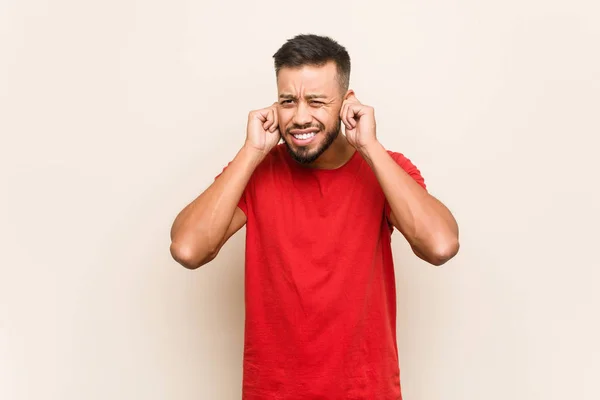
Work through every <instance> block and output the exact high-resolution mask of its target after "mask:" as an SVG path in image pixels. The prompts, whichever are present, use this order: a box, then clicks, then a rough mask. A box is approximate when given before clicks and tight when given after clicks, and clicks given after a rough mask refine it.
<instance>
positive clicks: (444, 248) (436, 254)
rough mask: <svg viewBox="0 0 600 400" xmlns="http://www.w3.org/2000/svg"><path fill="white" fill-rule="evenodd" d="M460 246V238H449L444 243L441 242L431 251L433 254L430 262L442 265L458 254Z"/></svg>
mask: <svg viewBox="0 0 600 400" xmlns="http://www.w3.org/2000/svg"><path fill="white" fill-rule="evenodd" d="M459 248H460V243H459V242H458V238H455V239H453V240H448V241H446V242H444V243H442V244H439V245H438V246H437V247H436V248H435V249H434V250H433V251H432V252H431V256H430V259H429V260H428V261H429V263H430V264H432V265H435V266H436V267H439V266H442V265H444V264H445V263H447V262H448V261H449V260H451V259H452V258H453V257H454V256H455V255H456V254H458V250H459Z"/></svg>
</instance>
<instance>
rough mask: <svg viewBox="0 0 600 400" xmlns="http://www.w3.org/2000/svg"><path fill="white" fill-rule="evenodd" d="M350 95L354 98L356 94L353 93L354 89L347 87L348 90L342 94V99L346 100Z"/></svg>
mask: <svg viewBox="0 0 600 400" xmlns="http://www.w3.org/2000/svg"><path fill="white" fill-rule="evenodd" d="M352 97H354V98H356V94H355V93H354V90H352V89H348V91H347V92H346V95H345V96H344V101H346V100H348V99H349V98H352Z"/></svg>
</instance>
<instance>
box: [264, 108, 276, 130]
mask: <svg viewBox="0 0 600 400" xmlns="http://www.w3.org/2000/svg"><path fill="white" fill-rule="evenodd" d="M265 114H266V115H265V122H264V123H263V129H264V130H265V131H266V130H269V129H270V128H271V127H272V126H273V119H274V116H273V110H271V109H267V110H266V113H265Z"/></svg>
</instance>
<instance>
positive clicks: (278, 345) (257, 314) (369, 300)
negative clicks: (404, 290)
mask: <svg viewBox="0 0 600 400" xmlns="http://www.w3.org/2000/svg"><path fill="white" fill-rule="evenodd" d="M388 153H389V154H390V155H391V156H392V158H393V159H394V160H395V161H396V162H397V163H398V164H399V165H400V166H401V167H402V168H403V169H404V170H405V171H406V172H407V173H408V174H410V175H411V176H412V177H413V178H414V179H415V180H416V181H417V182H418V183H419V184H420V185H421V186H422V187H423V188H425V183H424V181H423V178H422V177H421V174H420V172H419V170H418V169H417V168H416V167H415V166H414V165H413V164H412V163H411V162H410V161H409V160H408V159H407V158H405V157H404V156H403V155H402V154H400V153H394V152H388ZM239 208H240V209H242V211H244V213H245V214H246V216H247V223H246V269H245V281H246V282H245V284H246V290H245V304H246V326H245V341H244V362H243V395H242V397H243V399H244V400H271V399H285V400H316V399H327V400H338V399H339V400H342V399H343V400H347V399H364V400H392V399H394V400H397V399H401V398H402V396H401V394H400V378H399V366H398V350H397V345H396V287H395V278H394V265H393V260H392V252H391V234H392V231H393V227H392V226H391V224H390V223H389V220H388V218H389V213H390V208H389V205H388V204H387V201H386V199H385V196H384V194H383V191H382V189H381V186H380V185H379V182H378V181H377V179H376V177H375V174H374V172H373V170H372V169H371V167H370V166H369V165H368V164H367V163H366V161H365V160H364V159H363V158H362V156H361V155H360V154H359V153H358V152H355V153H354V155H353V156H352V158H351V159H350V160H349V161H348V162H347V163H346V164H345V165H343V166H342V167H340V168H338V169H335V170H320V169H310V168H306V167H303V166H301V165H300V164H298V163H296V162H295V161H294V160H293V159H292V158H291V156H290V155H289V154H288V152H287V149H286V147H285V145H284V144H281V145H278V146H276V147H275V148H274V149H273V150H272V151H271V152H270V153H269V155H268V156H267V157H266V158H265V159H264V160H263V162H262V163H261V164H260V165H259V166H258V167H257V169H256V170H255V171H254V173H253V175H252V177H251V178H250V181H249V183H248V185H247V187H246V189H245V191H244V194H243V195H242V198H241V199H240V202H239Z"/></svg>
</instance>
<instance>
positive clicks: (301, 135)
mask: <svg viewBox="0 0 600 400" xmlns="http://www.w3.org/2000/svg"><path fill="white" fill-rule="evenodd" d="M290 136H291V137H292V141H293V142H294V143H295V144H297V145H299V146H304V145H307V144H309V143H310V142H312V140H313V139H314V138H315V136H317V132H316V131H311V132H298V133H291V132H290Z"/></svg>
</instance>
